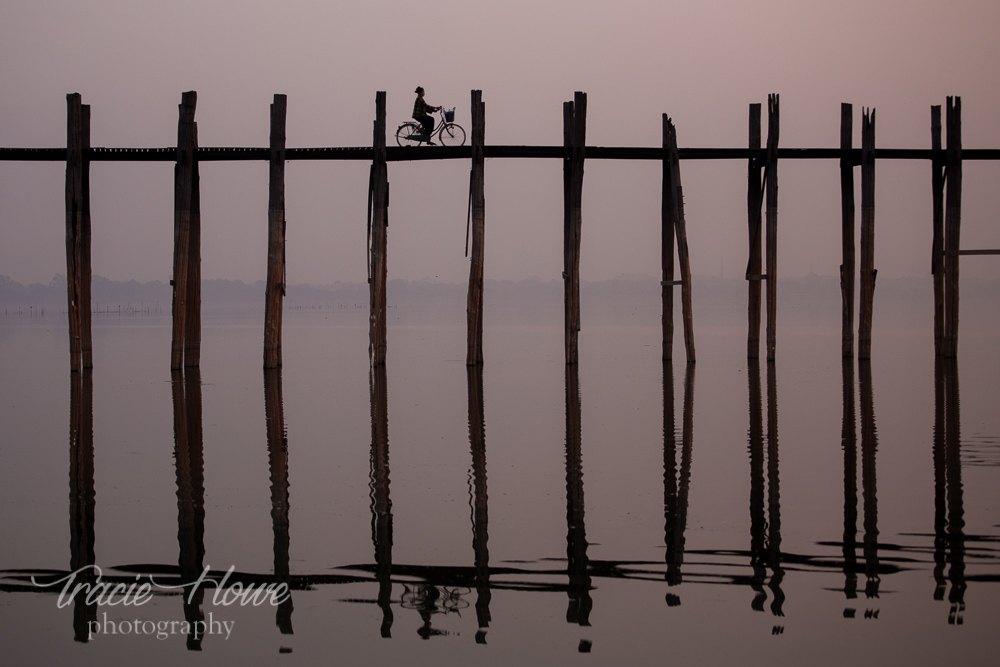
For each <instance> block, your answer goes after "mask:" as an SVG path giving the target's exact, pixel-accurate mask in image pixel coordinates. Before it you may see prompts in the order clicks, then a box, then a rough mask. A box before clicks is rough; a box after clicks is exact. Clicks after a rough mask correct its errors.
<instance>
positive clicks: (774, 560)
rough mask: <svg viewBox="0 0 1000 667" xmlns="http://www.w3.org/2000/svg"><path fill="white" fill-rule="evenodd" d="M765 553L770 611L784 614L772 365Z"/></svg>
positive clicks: (769, 367) (771, 371)
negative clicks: (768, 569)
mask: <svg viewBox="0 0 1000 667" xmlns="http://www.w3.org/2000/svg"><path fill="white" fill-rule="evenodd" d="M767 515H768V526H767V528H768V530H767V554H768V562H769V564H770V566H771V580H770V582H768V585H767V587H768V588H770V589H771V595H772V596H774V599H773V600H772V601H771V613H772V614H774V615H775V616H784V613H783V612H782V611H781V606H782V604H784V602H785V594H784V592H783V591H782V590H781V581H782V579H784V577H785V571H784V570H783V569H782V567H781V485H780V484H779V482H778V388H777V382H776V379H775V368H774V364H773V363H772V364H768V365H767Z"/></svg>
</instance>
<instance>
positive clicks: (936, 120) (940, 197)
mask: <svg viewBox="0 0 1000 667" xmlns="http://www.w3.org/2000/svg"><path fill="white" fill-rule="evenodd" d="M931 149H932V150H934V151H936V152H937V151H940V150H941V105H940V104H938V105H935V106H932V107H931ZM944 165H945V161H944V160H942V159H941V158H939V157H937V156H936V155H935V157H934V159H933V160H932V161H931V193H932V197H933V227H934V229H933V234H932V237H931V276H932V277H933V280H934V353H935V354H936V355H938V356H941V355H942V354H944Z"/></svg>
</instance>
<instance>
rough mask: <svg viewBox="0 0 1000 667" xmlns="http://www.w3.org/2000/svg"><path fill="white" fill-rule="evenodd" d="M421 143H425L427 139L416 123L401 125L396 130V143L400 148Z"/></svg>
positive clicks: (421, 128)
mask: <svg viewBox="0 0 1000 667" xmlns="http://www.w3.org/2000/svg"><path fill="white" fill-rule="evenodd" d="M421 141H427V137H426V135H424V128H423V127H421V126H420V125H419V124H417V123H403V124H402V125H400V126H399V129H398V130H396V143H397V144H399V145H400V146H413V145H419V144H420V142H421Z"/></svg>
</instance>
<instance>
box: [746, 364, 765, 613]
mask: <svg viewBox="0 0 1000 667" xmlns="http://www.w3.org/2000/svg"><path fill="white" fill-rule="evenodd" d="M747 380H748V382H749V394H750V429H749V439H750V568H751V570H752V571H753V573H752V575H751V576H750V588H752V589H753V591H754V593H756V595H754V598H753V601H752V602H751V603H750V606H751V607H752V608H753V610H754V611H764V603H765V602H766V601H767V593H765V592H764V579H765V578H766V577H767V567H766V565H765V563H766V560H767V559H766V551H765V544H766V542H767V540H766V538H765V536H764V533H765V531H766V529H767V516H766V514H765V505H764V487H765V484H764V418H763V412H762V411H763V404H762V400H761V391H760V363H759V362H758V360H757V358H756V357H750V358H749V359H748V360H747Z"/></svg>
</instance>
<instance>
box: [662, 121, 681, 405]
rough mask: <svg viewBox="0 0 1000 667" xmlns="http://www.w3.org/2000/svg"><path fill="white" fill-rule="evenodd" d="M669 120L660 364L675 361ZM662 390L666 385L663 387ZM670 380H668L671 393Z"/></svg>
mask: <svg viewBox="0 0 1000 667" xmlns="http://www.w3.org/2000/svg"><path fill="white" fill-rule="evenodd" d="M669 122H670V118H669V117H668V116H667V114H663V149H664V150H666V151H667V155H666V156H665V157H664V158H663V183H662V186H661V187H662V193H661V196H660V264H661V266H662V270H661V275H660V299H661V300H662V302H663V312H662V315H661V319H662V325H663V360H664V361H670V360H672V359H673V358H674V285H675V284H676V282H675V281H674V218H675V217H676V214H677V207H676V206H675V205H674V191H673V181H672V179H671V171H670V157H671V156H670V153H669V150H668V149H669V145H670V142H669V140H668V138H667V135H668V133H669V131H668V129H667V127H668V125H667V124H668V123H669ZM664 386H665V385H664ZM672 388H673V376H671V389H672Z"/></svg>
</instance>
